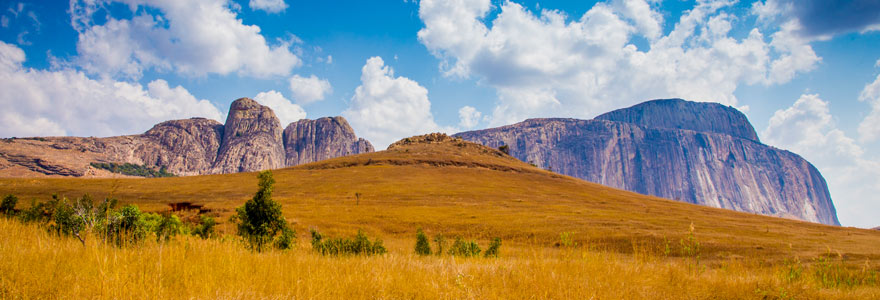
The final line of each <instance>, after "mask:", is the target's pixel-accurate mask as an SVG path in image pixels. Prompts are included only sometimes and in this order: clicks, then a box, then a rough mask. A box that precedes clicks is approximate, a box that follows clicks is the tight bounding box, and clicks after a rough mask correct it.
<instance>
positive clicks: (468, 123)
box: [458, 106, 482, 129]
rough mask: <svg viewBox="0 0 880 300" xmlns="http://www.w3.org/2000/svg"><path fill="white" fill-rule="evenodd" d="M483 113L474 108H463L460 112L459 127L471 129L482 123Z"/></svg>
mask: <svg viewBox="0 0 880 300" xmlns="http://www.w3.org/2000/svg"><path fill="white" fill-rule="evenodd" d="M481 115H482V113H480V112H479V111H477V109H476V108H474V107H472V106H463V107H462V108H461V109H459V110H458V119H459V122H458V126H459V127H462V128H464V129H471V128H474V127H476V126H477V124H479V123H480V116H481Z"/></svg>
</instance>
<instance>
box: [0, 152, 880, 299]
mask: <svg viewBox="0 0 880 300" xmlns="http://www.w3.org/2000/svg"><path fill="white" fill-rule="evenodd" d="M274 175H275V179H276V180H277V184H276V185H275V191H274V199H275V200H276V201H278V202H279V203H281V204H282V205H283V208H284V214H285V217H287V219H288V220H291V221H293V222H294V223H295V226H294V227H295V228H296V230H297V232H299V236H300V240H299V243H298V246H297V249H294V250H293V251H290V252H278V253H259V254H256V253H250V252H247V251H246V250H244V248H243V247H241V245H238V244H237V243H235V242H234V241H232V240H233V239H232V237H231V236H227V237H226V238H225V239H221V240H214V241H200V240H195V239H193V238H189V237H184V238H180V239H178V240H177V241H175V242H174V243H171V244H169V245H165V246H162V245H152V246H151V245H145V246H143V247H140V248H137V249H117V248H114V247H112V246H106V245H93V246H92V247H83V246H81V245H80V244H79V242H78V241H70V240H63V239H61V240H57V239H59V238H50V237H42V236H43V235H44V234H43V235H41V233H40V232H42V231H39V230H36V229H33V228H28V227H26V226H25V227H22V226H23V225H20V224H15V223H13V222H9V221H3V222H2V223H0V242H2V243H0V244H2V246H0V274H2V275H0V298H4V297H2V296H4V291H6V292H7V293H14V292H15V291H21V292H22V293H31V294H29V295H30V296H32V297H39V295H35V294H33V293H32V292H33V291H39V290H41V289H40V283H34V282H32V281H31V280H28V279H20V278H16V277H15V276H19V275H20V276H25V277H28V276H26V275H21V274H29V273H27V272H26V271H24V269H22V268H25V266H26V265H28V263H27V262H26V261H28V260H32V261H33V262H34V263H36V262H40V263H39V264H40V265H42V264H45V263H47V262H52V261H56V263H58V265H56V266H55V267H56V268H61V270H63V271H64V272H68V273H65V274H67V275H62V278H66V277H64V276H73V275H69V274H71V273H72V274H79V273H77V272H85V273H83V274H79V277H80V278H87V279H86V280H85V281H84V282H87V283H88V284H86V283H77V282H76V280H73V281H72V282H69V283H68V284H70V285H71V286H74V287H77V291H79V292H76V293H74V292H71V290H69V289H64V288H63V287H60V286H55V289H58V290H59V291H62V292H63V291H66V292H64V293H62V294H63V295H69V296H72V297H75V296H82V295H89V294H88V293H83V291H88V288H89V287H91V288H98V285H99V284H98V283H94V282H92V281H96V280H98V279H96V278H103V277H101V276H105V275H107V273H102V272H104V271H100V270H104V269H101V268H102V267H101V266H103V268H108V269H112V268H111V267H112V266H122V265H124V267H122V269H120V270H113V271H108V272H109V273H110V274H116V275H117V277H116V279H115V280H116V281H112V280H111V281H110V283H107V284H108V285H107V286H104V284H100V285H101V287H100V288H101V289H108V288H109V289H110V291H108V293H107V294H104V293H102V294H101V296H102V297H109V298H115V297H123V298H129V297H134V298H138V297H136V295H142V296H144V295H151V293H149V292H150V291H152V292H154V293H152V295H163V297H172V298H177V297H184V298H185V297H207V298H214V297H220V298H241V297H244V298H251V297H255V298H263V297H270V298H271V297H288V296H290V297H293V296H296V297H304V298H338V297H344V298H349V297H353V298H511V296H513V298H520V297H521V298H570V297H572V296H574V297H575V298H589V297H590V295H593V296H596V297H597V298H620V297H623V298H642V297H651V298H656V297H659V298H704V297H711V296H713V295H719V296H720V297H721V298H731V297H732V298H763V297H770V298H787V297H794V298H840V297H843V298H876V297H880V288H878V282H877V280H878V278H880V277H878V275H877V274H878V272H880V264H878V261H880V246H878V245H880V232H878V231H876V230H863V229H855V228H844V227H833V226H826V225H820V224H813V223H807V222H802V221H795V220H786V219H779V218H772V217H766V216H759V215H752V214H746V213H740V212H734V211H728V210H722V209H715V208H710V207H703V206H697V205H691V204H687V203H681V202H676V201H671V200H665V199H660V198H655V197H650V196H645V195H640V194H635V193H631V192H626V191H621V190H616V189H612V188H608V187H605V186H601V185H597V184H593V183H589V182H585V181H582V180H579V179H575V178H571V177H567V176H562V175H558V174H555V173H552V172H548V171H545V170H541V169H538V168H535V167H533V166H530V165H528V164H525V163H523V162H521V161H519V160H516V159H514V158H512V157H509V156H507V155H504V154H502V153H501V152H499V151H497V150H494V149H489V148H486V147H483V146H479V145H476V144H472V143H468V142H463V141H461V140H456V139H451V138H447V137H445V136H439V135H429V136H422V137H415V138H411V139H408V140H403V141H401V142H398V143H396V144H393V145H392V146H391V147H389V150H387V151H382V152H376V153H368V154H361V155H356V156H349V157H342V158H336V159H331V160H326V161H321V162H317V163H311V164H307V165H301V166H297V167H293V168H287V169H280V170H275V171H274ZM256 184H257V179H256V174H255V173H239V174H227V175H210V176H195V177H173V178H151V179H133V178H119V179H74V178H43V179H0V194H2V195H5V194H15V195H17V196H18V197H19V198H21V199H22V200H23V201H20V202H19V205H18V207H19V208H22V207H24V206H25V205H27V203H28V202H29V200H30V199H37V200H44V199H48V197H49V195H50V194H51V193H59V194H62V195H65V196H67V197H69V198H73V197H78V196H80V195H82V194H84V193H88V194H91V195H92V196H95V197H97V198H101V197H105V196H108V195H111V196H113V197H116V198H118V199H120V201H122V202H123V203H134V204H137V205H138V206H140V207H141V209H143V210H146V211H164V210H168V208H169V204H170V203H178V202H191V203H195V204H197V205H204V207H203V209H207V210H210V212H208V214H212V215H215V216H217V217H219V218H218V219H219V220H221V222H222V223H221V225H220V226H219V228H220V230H221V231H225V232H227V233H232V232H233V230H234V227H232V226H231V225H230V224H228V222H226V221H227V220H228V217H229V216H231V214H232V213H233V212H234V208H235V207H238V206H241V205H242V204H243V203H244V202H245V201H246V200H247V199H249V198H250V197H251V196H252V195H253V193H254V192H255V190H256ZM309 228H318V229H320V230H321V231H322V232H324V233H325V234H329V235H335V236H341V235H351V234H353V233H354V232H356V231H357V230H358V229H362V230H364V231H365V232H367V234H368V235H370V236H378V237H381V238H382V239H384V240H385V241H386V244H387V246H388V249H389V252H390V253H389V254H386V255H384V256H381V257H344V258H327V257H321V256H318V255H316V254H313V253H312V252H310V251H309V245H308V240H307V234H306V233H307V232H308V229H309ZM417 228H422V229H424V231H425V232H426V233H428V235H429V236H433V235H435V234H437V233H442V234H444V235H445V236H447V237H452V236H462V237H465V238H468V239H476V240H477V241H478V242H480V244H481V245H483V246H484V245H486V244H487V243H488V241H489V240H490V239H491V238H493V237H500V238H502V240H503V241H504V246H503V247H502V255H501V258H498V259H465V260H461V259H455V258H450V257H446V256H443V257H436V258H435V257H429V258H420V257H416V256H414V255H413V254H412V252H413V248H412V247H413V245H414V242H415V239H414V236H415V232H416V230H417ZM22 232H24V233H22ZM25 233H28V234H25ZM31 233H32V234H31ZM563 234H564V235H565V236H566V237H570V240H568V241H566V242H565V243H564V244H565V245H561V244H562V241H561V239H560V236H561V235H563ZM22 235H26V236H31V235H36V236H38V237H39V238H37V240H34V238H27V237H25V236H22ZM47 243H48V244H47ZM575 244H576V246H575ZM47 245H49V246H48V247H50V248H52V247H54V248H56V249H47V248H46V247H47ZM696 245H698V250H697V251H696V252H693V251H689V250H688V249H687V248H693V247H694V246H696ZM163 247H165V248H163ZM58 249H60V250H58ZM691 250H692V249H691ZM16 253H27V255H22V256H17V255H18V254H16ZM63 255H71V256H76V255H79V256H85V257H91V258H89V259H87V260H86V262H83V263H88V262H92V263H94V264H98V265H99V266H98V267H95V266H91V267H86V266H79V265H77V264H74V263H64V256H63ZM163 255H164V256H165V258H164V259H165V263H164V264H163V263H162V259H163V258H162V257H163ZM107 257H113V259H110V260H109V261H108V260H107V259H106V258H107ZM102 258H104V259H102ZM59 261H60V262H59ZM157 261H158V262H159V263H158V265H157ZM59 266H60V267H59ZM138 266H140V267H138ZM259 266H262V267H263V269H260V268H259ZM79 267H82V268H84V269H85V270H86V271H77V270H79ZM95 268H97V269H100V270H97V269H95ZM157 268H158V269H159V271H161V274H163V276H165V277H167V278H164V277H162V278H152V277H149V276H148V275H149V274H147V273H150V272H155V271H157V270H156V269H157ZM37 269H38V270H42V269H40V268H37ZM45 269H46V270H44V272H46V273H39V274H43V275H46V276H49V275H47V274H53V275H52V276H56V275H54V274H58V273H57V271H53V270H52V269H51V268H50V267H49V266H46V267H45ZM55 270H57V269H55ZM798 270H800V271H798ZM99 271H100V272H99ZM206 271H207V272H206ZM34 272H40V271H34ZM139 272H144V274H143V276H142V277H137V274H140V273H139ZM218 272H225V273H228V274H226V275H223V274H220V273H218ZM335 272H346V273H345V274H348V275H345V276H343V275H332V274H335ZM792 272H794V273H796V274H797V275H796V276H795V275H792V274H794V273H792ZM16 274H18V275H16ZM35 274H37V273H35ZM786 274H788V275H786ZM33 276H35V275H30V277H33ZM254 276H257V277H260V278H271V279H267V280H270V281H269V283H265V284H260V283H254V280H255V279H253V278H251V277H254ZM334 276H335V277H334ZM338 276H342V277H338ZM829 276H830V277H833V278H834V280H829V279H823V278H826V277H829ZM201 277H203V278H202V279H201V280H200V279H199V278H201ZM276 277H278V278H276ZM125 278H139V279H138V280H137V282H138V283H132V286H139V285H140V284H153V285H157V286H158V287H152V288H151V289H150V290H143V289H141V290H138V289H133V288H131V287H128V288H125V287H124V286H126V284H124V282H125ZM333 278H335V279H333ZM786 278H788V279H786ZM32 280H37V279H32ZM102 280H106V278H104V279H102ZM333 280H340V281H339V282H340V283H339V284H338V285H336V288H331V285H332V284H331V282H334V281H333ZM117 281H118V282H117ZM199 282H202V283H199ZM830 282H837V283H833V284H832V283H830ZM246 283H251V284H252V285H247V284H246ZM55 284H57V283H49V282H44V283H42V285H43V290H47V289H46V287H45V285H53V286H54V285H55ZM114 284H115V285H114ZM253 284H257V285H253ZM275 284H277V285H275ZM13 285H15V286H25V287H29V286H33V289H26V288H22V289H21V290H16V289H15V288H13V287H12V286H13ZM112 287H118V288H120V289H122V290H123V291H127V293H126V292H119V291H116V290H113V289H112ZM179 288H193V289H191V290H188V291H177V290H175V289H179ZM49 290H53V289H49ZM114 291H115V294H114ZM144 293H147V294H144ZM132 295H135V296H132ZM25 298H27V297H25Z"/></svg>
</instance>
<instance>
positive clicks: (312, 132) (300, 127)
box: [283, 117, 375, 166]
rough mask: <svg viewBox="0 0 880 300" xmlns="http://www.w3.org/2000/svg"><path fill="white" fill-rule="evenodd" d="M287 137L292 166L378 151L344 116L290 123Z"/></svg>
mask: <svg viewBox="0 0 880 300" xmlns="http://www.w3.org/2000/svg"><path fill="white" fill-rule="evenodd" d="M283 140H284V152H285V155H286V157H287V158H286V165H288V166H295V165H300V164H305V163H310V162H316V161H321V160H325V159H328V158H334V157H339V156H346V155H351V154H358V153H366V152H373V151H375V150H374V149H373V145H372V144H370V142H369V141H367V140H365V139H362V138H358V137H357V136H355V134H354V130H353V129H352V128H351V126H350V125H348V121H346V120H345V118H343V117H325V118H320V119H317V120H308V119H303V120H299V121H296V122H293V123H290V125H287V128H285V129H284V133H283Z"/></svg>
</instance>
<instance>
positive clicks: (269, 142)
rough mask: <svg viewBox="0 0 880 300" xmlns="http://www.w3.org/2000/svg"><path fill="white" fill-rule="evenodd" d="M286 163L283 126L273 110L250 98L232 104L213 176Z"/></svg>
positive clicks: (274, 167)
mask: <svg viewBox="0 0 880 300" xmlns="http://www.w3.org/2000/svg"><path fill="white" fill-rule="evenodd" d="M284 161H285V157H284V143H283V141H282V140H281V123H280V122H279V121H278V117H276V116H275V113H274V112H273V111H272V109H270V108H269V107H266V106H262V105H260V104H259V103H257V101H254V100H252V99H248V98H241V99H238V100H235V101H234V102H232V105H231V106H230V108H229V115H228V116H227V117H226V125H225V126H224V131H223V142H222V143H221V144H220V151H219V152H218V153H217V160H215V161H214V171H213V173H235V172H248V171H258V170H265V169H276V168H281V167H283V166H284Z"/></svg>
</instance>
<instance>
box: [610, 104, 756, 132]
mask: <svg viewBox="0 0 880 300" xmlns="http://www.w3.org/2000/svg"><path fill="white" fill-rule="evenodd" d="M596 120H608V121H616V122H624V123H632V124H636V125H640V126H645V127H651V128H669V129H688V130H693V131H700V132H715V133H721V134H726V135H730V136H735V137H739V138H744V139H748V140H752V141H756V142H757V141H759V140H758V134H757V133H755V128H753V127H752V124H751V123H749V119H748V118H746V115H744V114H743V113H741V112H740V111H738V110H736V109H735V108H733V107H730V106H724V105H721V104H718V103H709V102H691V101H685V100H682V99H661V100H652V101H647V102H643V103H641V104H637V105H634V106H632V107H628V108H624V109H618V110H615V111H611V112H608V113H605V114H602V115H600V116H598V117H596Z"/></svg>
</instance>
